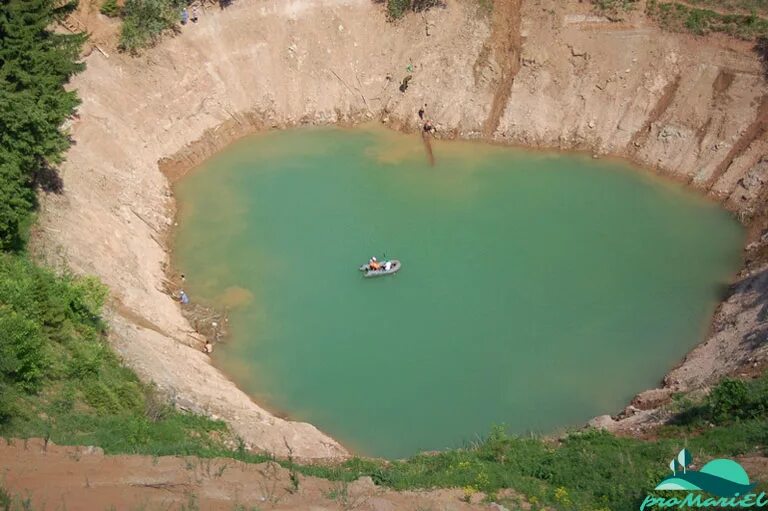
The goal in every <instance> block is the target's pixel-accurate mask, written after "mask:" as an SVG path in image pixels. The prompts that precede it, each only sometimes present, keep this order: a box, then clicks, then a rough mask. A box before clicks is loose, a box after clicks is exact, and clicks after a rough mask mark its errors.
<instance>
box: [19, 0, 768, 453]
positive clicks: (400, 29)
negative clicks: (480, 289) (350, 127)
mask: <svg viewBox="0 0 768 511" xmlns="http://www.w3.org/2000/svg"><path fill="white" fill-rule="evenodd" d="M539 3H543V4H546V6H547V8H548V10H546V11H542V10H541V5H533V3H532V2H531V3H524V4H523V11H522V20H521V22H520V24H519V31H520V32H519V34H517V36H519V37H511V41H512V44H517V45H518V46H517V50H516V52H517V54H519V56H520V62H521V65H520V66H519V69H518V70H516V76H515V78H514V80H513V81H512V82H510V81H509V80H502V79H501V74H502V69H506V67H507V66H509V63H508V62H505V61H504V60H503V58H504V55H503V54H499V53H498V52H496V51H490V50H485V48H486V47H487V46H488V45H489V44H490V45H491V46H493V41H495V40H497V39H498V38H499V37H502V35H503V34H502V35H500V34H497V33H493V35H492V30H491V23H490V22H489V20H487V19H485V18H484V17H482V16H479V15H478V13H477V12H475V11H474V10H473V9H471V8H468V7H467V4H465V3H463V2H461V1H459V0H453V1H451V2H449V4H448V8H447V9H438V10H434V11H429V12H428V13H427V15H426V16H425V17H420V16H413V17H409V18H407V19H405V20H403V21H401V22H398V23H397V24H394V25H390V24H387V23H386V22H385V20H384V16H383V14H382V12H381V9H380V7H379V6H377V5H375V4H372V3H371V2H369V1H367V0H316V1H311V2H310V1H299V0H291V1H290V2H282V1H280V0H263V1H259V2H254V3H249V2H243V3H239V2H238V3H235V4H234V5H233V6H232V7H230V8H228V9H224V10H221V11H220V10H219V9H208V10H206V11H204V12H203V13H202V15H201V21H200V23H198V24H197V25H196V26H193V27H186V28H185V29H184V30H183V31H182V33H181V35H179V36H178V37H175V38H171V39H168V40H166V41H164V42H163V43H162V44H161V45H160V46H159V47H157V48H155V49H152V50H150V51H148V52H147V53H146V54H145V55H144V56H142V57H140V58H131V57H128V56H125V55H122V54H119V53H115V52H111V53H110V57H109V58H106V57H105V56H104V55H103V54H101V53H100V52H93V53H91V54H90V56H88V57H87V59H86V61H87V65H88V68H87V70H86V71H85V72H84V73H82V74H81V75H79V76H77V77H76V78H75V79H74V80H73V83H72V87H73V88H77V89H78V90H79V94H80V96H81V98H82V99H83V104H82V106H81V108H80V112H79V113H80V119H79V120H78V121H75V123H74V124H73V125H72V126H71V133H72V137H73V139H74V140H75V142H76V144H75V145H74V146H73V147H72V149H71V150H70V152H69V153H68V156H67V161H66V162H65V163H64V164H63V166H62V169H61V174H62V178H63V179H64V183H65V191H64V193H63V194H62V195H48V196H45V197H43V198H42V214H41V219H40V222H39V226H38V228H37V230H36V233H35V237H34V243H33V248H34V249H35V250H36V251H37V252H38V253H39V254H40V255H41V257H43V258H44V259H45V260H47V261H48V262H49V263H51V264H53V265H55V266H58V267H67V268H70V269H72V270H73V271H75V272H79V273H89V274H94V275H96V276H98V277H100V278H101V279H102V280H103V281H104V282H105V283H106V284H107V285H108V286H109V287H110V289H111V290H112V298H111V303H110V306H109V308H108V311H107V317H108V320H109V323H110V327H111V329H110V339H111V341H112V343H113V345H114V346H115V348H116V349H117V350H118V352H119V353H120V354H121V355H122V356H123V358H124V360H125V361H126V363H127V364H128V365H130V366H131V367H132V368H133V369H135V370H136V371H137V373H138V374H139V376H140V377H142V378H143V379H145V380H149V381H154V382H155V383H156V384H157V385H158V387H159V388H160V390H161V391H163V392H164V393H165V394H167V395H168V396H169V397H170V398H171V399H172V400H173V401H174V402H175V403H176V404H177V406H179V407H181V408H184V409H188V410H192V411H195V412H198V413H203V414H206V415H210V416H214V417H217V418H221V419H223V420H226V421H227V422H228V423H229V424H230V426H231V427H232V429H233V431H234V432H235V433H236V434H237V435H239V436H240V437H242V438H243V439H244V440H245V442H246V444H247V445H248V446H249V447H251V448H253V449H258V450H265V451H269V452H272V453H275V454H276V455H280V456H285V455H287V454H288V453H289V450H290V451H292V452H293V454H294V455H295V456H297V457H298V458H303V459H317V458H340V457H344V456H347V454H348V453H347V451H346V450H345V449H344V448H343V447H342V446H341V445H339V444H338V443H337V442H336V441H335V440H333V439H331V438H330V437H328V436H327V435H325V434H323V433H322V432H320V431H318V430H317V429H316V428H314V427H313V426H311V425H309V424H305V423H296V422H291V421H285V420H282V419H279V418H277V417H274V416H273V415H271V414H269V413H268V412H267V411H265V410H263V409H262V408H260V407H259V406H258V405H257V404H255V403H253V401H252V400H251V399H250V398H249V397H248V396H247V395H245V394H244V393H243V392H242V391H240V390H239V389H237V387H236V386H235V385H234V384H233V383H232V382H231V381H230V380H229V379H228V378H226V376H225V375H223V374H222V373H221V372H220V371H218V370H217V369H216V368H214V367H213V366H212V365H211V364H210V361H209V359H208V357H207V356H206V355H205V354H203V353H202V351H201V349H200V348H201V346H202V343H203V339H202V338H201V337H200V336H199V335H197V334H196V333H195V332H194V329H193V328H191V327H190V325H189V323H188V321H187V320H186V319H185V318H184V317H183V316H182V314H181V311H180V308H179V305H178V303H177V302H175V301H174V300H173V299H172V298H171V297H170V296H168V295H167V294H166V293H165V290H164V280H166V279H167V275H168V271H169V270H170V253H169V250H168V244H167V235H168V233H169V229H171V228H172V227H173V223H174V211H175V203H174V199H173V194H172V191H171V188H170V182H169V181H174V180H176V179H178V178H179V177H181V176H182V175H183V174H184V173H185V172H186V171H187V170H189V169H191V168H193V167H194V166H196V165H198V164H200V163H201V162H203V161H204V160H205V159H207V158H208V157H209V156H211V155H212V154H214V153H216V152H218V151H219V150H221V149H223V148H224V147H225V146H226V145H228V144H229V143H231V142H233V141H234V140H236V139H239V138H241V137H243V136H245V135H248V134H251V133H254V132H256V131H258V130H263V129H277V128H285V127H292V126H301V125H307V124H356V123H359V122H367V121H371V120H380V121H381V122H383V123H385V124H387V125H388V126H390V127H392V128H394V129H397V130H400V131H409V132H410V131H415V130H417V129H418V128H419V126H418V118H417V117H416V115H415V112H416V110H418V108H419V106H420V105H421V104H423V103H424V102H425V98H427V101H428V103H429V115H430V117H432V118H434V119H435V122H436V124H437V127H438V130H439V132H440V133H442V134H445V135H446V137H447V138H457V139H483V140H486V141H490V142H494V143H500V144H510V145H520V146H526V147H542V148H549V149H562V150H570V149H577V150H584V151H590V152H591V153H593V154H597V155H615V156H618V157H624V158H628V159H630V160H631V161H634V162H636V163H637V164H638V165H641V166H643V167H644V168H648V169H657V172H659V173H660V174H662V175H665V176H667V177H669V178H671V179H675V180H678V181H683V182H687V183H689V184H690V185H691V186H692V187H693V188H696V189H699V190H702V191H704V192H705V193H707V194H708V195H710V196H711V197H714V198H717V199H719V200H721V201H722V202H723V204H724V205H725V206H726V207H727V208H729V209H731V210H732V211H734V212H735V213H736V214H737V216H738V217H739V218H740V219H741V220H742V222H743V223H744V224H745V225H747V226H748V227H749V229H750V233H751V234H750V239H749V240H748V242H747V243H748V246H750V247H751V250H750V251H749V252H748V253H747V254H746V261H747V262H746V269H745V270H743V271H742V272H740V274H739V275H738V276H737V281H736V283H734V284H733V286H732V287H731V292H730V294H729V296H728V297H727V298H726V299H725V301H724V302H723V303H722V304H721V305H720V306H719V307H718V311H717V312H716V313H715V316H714V319H713V327H712V333H711V335H708V336H707V337H706V339H705V340H704V341H703V342H702V343H701V344H700V345H699V346H697V347H696V348H695V349H694V350H693V351H691V353H689V355H688V356H687V357H686V359H685V360H684V361H682V362H681V364H680V366H678V367H677V368H676V369H674V370H672V371H671V372H670V373H669V374H668V375H667V377H666V378H665V380H664V382H663V383H664V385H663V386H662V387H661V388H660V389H653V390H650V391H647V392H644V393H641V394H640V396H638V398H636V399H635V401H633V405H632V407H633V408H628V409H627V410H625V412H624V415H625V416H626V418H625V419H624V420H622V421H621V423H615V422H614V421H613V419H608V418H605V417H603V418H602V419H601V424H602V425H606V426H607V427H611V428H614V429H616V428H619V429H622V430H625V431H636V430H637V431H639V430H641V429H642V428H644V427H645V426H646V425H648V424H650V423H653V422H654V421H657V420H660V419H662V418H663V414H662V413H661V412H659V411H658V410H657V406H658V405H659V404H663V403H664V402H666V401H668V400H669V398H670V396H671V394H672V393H673V392H678V391H684V390H691V389H697V388H704V387H706V385H707V384H709V383H710V382H712V381H714V380H715V379H717V378H718V377H720V376H722V375H724V374H731V373H734V372H738V371H740V370H742V369H743V368H744V367H746V366H747V365H752V364H755V363H758V364H761V363H762V361H763V360H765V358H766V350H767V349H768V348H766V343H764V342H763V339H764V338H766V336H767V335H768V328H766V327H765V326H764V323H765V322H764V320H763V319H762V318H763V313H762V310H763V306H764V304H765V303H766V302H768V296H767V295H768V293H766V292H765V291H764V290H766V289H768V272H766V269H768V265H766V264H765V262H764V261H766V260H768V257H766V253H767V252H768V249H766V241H768V240H766V241H763V240H762V232H763V230H764V229H765V227H766V224H765V221H764V218H765V213H764V211H763V209H762V204H764V202H765V201H764V198H765V195H766V193H767V191H768V187H766V186H765V183H766V182H768V177H766V174H767V173H768V162H766V161H764V160H763V155H765V154H768V141H766V140H765V137H764V136H763V133H762V132H760V131H759V130H758V131H757V132H755V130H754V129H753V128H754V127H755V126H756V123H757V122H758V121H759V120H760V119H761V116H762V115H763V109H762V108H761V105H762V104H763V101H764V98H766V97H768V88H767V87H766V85H765V83H764V81H763V78H762V68H761V67H760V63H759V61H758V60H757V59H756V58H755V56H754V55H752V54H751V53H750V52H749V51H748V49H746V48H744V47H743V45H741V46H739V45H738V44H736V43H734V44H731V43H728V42H723V41H721V40H718V39H713V40H711V41H710V40H706V41H705V40H700V39H696V38H692V37H690V36H683V35H674V34H667V33H661V32H659V31H658V30H657V29H655V28H654V27H652V26H649V25H647V24H645V22H643V21H642V20H635V21H633V22H632V23H628V24H625V25H623V26H622V27H611V29H610V30H601V29H599V28H595V27H593V26H591V25H589V24H586V23H583V22H580V21H578V20H579V19H580V18H578V17H577V16H579V15H581V14H582V13H583V12H584V11H585V9H586V6H585V5H581V4H580V3H579V2H576V1H575V0H574V1H571V2H559V1H556V0H543V1H542V2H539ZM542 12H545V14H544V15H542V14H541V13H542ZM574 20H576V21H574ZM503 26H507V25H503ZM510 26H511V27H512V28H510V30H516V28H515V27H516V25H514V24H513V25H510ZM425 27H426V29H425ZM425 32H428V33H429V35H426V33H425ZM489 41H490V42H489ZM515 41H517V42H515ZM507 42H509V41H507ZM520 45H522V46H520ZM499 59H502V62H501V63H500V62H499V61H498V60H499ZM409 62H410V63H413V64H414V71H413V76H414V78H413V80H412V81H411V82H410V86H409V89H408V91H407V92H406V93H405V94H403V93H401V92H400V91H399V90H398V86H399V83H400V80H401V79H402V78H403V76H404V74H405V73H406V72H407V71H406V70H405V68H406V65H407V64H408V63H409ZM660 62H662V63H663V66H659V65H658V64H659V63H660ZM513 67H514V66H513ZM723 73H727V74H728V75H729V76H730V78H729V80H726V82H727V83H728V86H727V88H726V89H725V90H722V82H723V80H721V79H720V77H721V76H722V74H723ZM670 84H676V85H674V87H672V86H671V85H670ZM718 84H720V85H718ZM499 87H508V88H510V90H507V91H502V92H503V94H501V93H500V92H499ZM499 94H501V96H498V95H499ZM494 97H502V98H504V97H506V98H507V99H506V100H505V101H506V105H505V107H504V108H503V109H501V110H500V111H495V112H490V111H489V108H490V105H491V103H492V98H494ZM489 116H490V117H493V118H494V122H495V123H497V126H496V128H495V129H494V130H491V132H490V133H491V135H490V138H489V137H488V136H487V135H486V136H483V135H482V133H483V130H484V126H486V127H487V120H488V119H489V118H490V117H489ZM496 117H498V119H497V120H496ZM189 141H196V142H192V143H190V142H189ZM733 148H741V150H740V152H739V153H738V154H732V153H733ZM169 155H170V156H169ZM158 166H159V167H160V169H161V170H162V172H158ZM767 310H768V309H767ZM606 412H614V411H612V410H607V411H606ZM288 446H290V449H289V448H288Z"/></svg>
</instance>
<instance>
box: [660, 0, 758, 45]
mask: <svg viewBox="0 0 768 511" xmlns="http://www.w3.org/2000/svg"><path fill="white" fill-rule="evenodd" d="M695 3H700V4H702V5H706V4H708V2H707V1H705V0H699V1H698V2H695ZM730 3H732V4H736V3H752V2H730ZM646 12H647V14H648V16H649V17H651V18H652V19H654V20H656V21H657V22H658V23H659V25H661V27H662V28H664V29H666V30H670V31H676V32H690V33H693V34H696V35H707V34H711V33H723V34H727V35H730V36H733V37H737V38H739V39H744V40H750V41H751V40H757V39H760V38H765V37H767V36H768V20H766V19H764V18H762V17H760V16H758V15H757V14H755V13H751V14H743V13H732V14H723V13H720V12H716V11H713V10H710V9H706V8H698V7H691V6H689V5H685V4H682V3H678V2H663V1H660V0H648V3H647V5H646ZM761 12H762V11H761Z"/></svg>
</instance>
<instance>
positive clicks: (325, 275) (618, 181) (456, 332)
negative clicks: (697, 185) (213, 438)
mask: <svg viewBox="0 0 768 511" xmlns="http://www.w3.org/2000/svg"><path fill="white" fill-rule="evenodd" d="M434 150H435V156H436V159H437V163H436V165H435V166H434V167H430V166H429V165H428V164H427V159H426V157H425V153H424V148H423V145H422V141H421V139H420V137H419V136H418V135H411V136H407V135H401V134H397V133H393V132H389V131H385V130H380V129H355V130H344V129H336V128H325V129H304V130H294V131H284V132H270V133H266V134H260V135H258V136H254V137H250V138H247V139H244V140H242V141H240V142H238V143H237V144H235V145H233V146H232V147H230V148H228V149H227V150H225V151H224V152H222V153H221V154H219V155H217V156H216V157H214V158H212V159H211V160H210V161H208V162H207V163H206V164H205V165H204V166H203V167H202V168H200V169H198V170H197V171H195V172H194V173H192V174H191V175H190V176H188V177H186V178H185V179H184V180H182V181H181V182H180V183H179V184H178V186H177V190H176V191H177V197H178V199H179V204H180V226H179V229H178V232H177V236H176V252H175V257H176V260H175V263H176V265H177V267H178V268H179V269H180V270H181V271H182V272H184V273H186V275H187V292H188V293H189V295H190V297H191V299H192V300H193V301H199V302H203V303H206V304H210V305H215V306H218V307H226V308H228V310H229V311H230V326H231V332H232V335H231V337H230V338H229V339H228V340H227V342H226V343H222V344H219V345H218V346H217V347H216V351H215V353H214V360H215V363H216V364H217V365H218V366H219V367H221V368H222V369H223V370H224V371H225V372H227V373H228V374H230V375H231V377H232V378H233V379H234V380H235V381H236V382H237V383H238V385H239V386H240V387H241V388H243V389H244V390H246V391H247V392H249V393H250V394H251V395H252V396H253V397H254V399H255V400H256V402H258V403H259V404H261V405H263V406H265V407H266V408H268V409H270V410H272V411H275V412H277V413H281V414H285V415H287V416H288V417H290V418H292V419H297V420H303V421H308V422H311V423H312V424H315V425H316V426H318V427H319V428H320V429H322V430H323V431H325V432H326V433H328V434H330V435H331V436H333V437H334V438H337V439H338V440H339V441H341V442H342V443H343V444H344V445H346V446H347V447H349V448H350V449H352V450H353V451H355V452H357V453H360V454H367V455H376V456H386V457H403V456H407V455H411V454H414V453H416V452H418V451H420V450H431V449H443V448H448V447H456V446H461V445H463V444H464V443H466V442H468V441H473V440H475V439H476V438H477V437H478V436H482V435H484V434H487V433H488V432H489V430H490V428H491V427H492V425H495V424H504V425H506V426H507V427H508V428H509V429H510V430H511V431H513V432H517V433H525V432H529V431H537V432H545V433H546V432H553V431H556V430H558V429H561V428H564V427H569V426H577V425H580V424H582V423H583V422H584V421H586V420H588V419H589V418H591V417H593V416H595V415H600V414H605V413H615V412H617V411H619V410H620V409H621V408H623V407H624V406H625V405H626V404H627V402H628V400H629V399H631V397H632V396H633V395H634V394H635V393H637V392H639V391H641V390H644V389H646V388H649V387H651V386H654V385H656V384H657V383H658V382H659V381H660V379H661V378H662V376H663V375H664V374H665V373H666V372H667V371H668V370H669V369H670V368H672V367H673V366H674V365H675V364H676V363H678V362H679V360H680V359H681V357H683V355H684V354H685V353H686V352H687V351H688V350H690V348H691V347H692V346H694V345H695V344H696V343H697V342H698V341H699V340H701V339H702V337H703V335H704V334H705V332H706V329H707V327H708V323H709V320H710V317H711V314H712V313H713V311H714V308H715V306H716V304H717V301H718V298H719V294H720V293H722V290H723V288H724V286H725V285H726V284H727V282H728V280H729V278H730V277H731V276H732V274H733V272H734V271H735V270H736V269H737V267H738V264H739V257H740V248H741V244H742V241H743V232H742V229H741V227H740V226H739V225H738V224H737V223H736V222H735V221H734V220H733V219H732V218H731V217H730V215H729V214H727V213H726V212H725V211H723V210H722V209H720V208H719V207H718V206H717V205H715V204H713V203H710V202H708V201H707V200H705V199H703V198H701V197H699V196H698V195H696V194H693V193H689V192H687V191H684V190H682V189H681V188H680V187H678V186H676V185H671V184H669V183H666V182H663V181H661V180H659V179H657V178H654V177H650V176H649V175H647V174H644V173H641V172H638V171H636V170H634V169H631V168H630V167H629V166H628V165H625V164H623V163H621V162H616V161H602V160H599V161H596V160H593V159H591V158H586V157H583V156H578V155H565V154H553V153H538V152H527V151H523V150H516V149H510V148H501V147H494V146H489V145H482V144H474V143H456V142H452V143H448V142H438V143H436V144H435V145H434ZM372 255H376V256H379V257H382V256H384V255H386V256H387V257H391V258H397V259H400V260H401V261H402V263H403V268H402V270H401V271H400V272H399V273H397V274H396V275H394V276H391V277H381V278H377V279H364V278H362V276H361V274H360V272H359V271H358V269H357V268H358V266H359V265H360V264H362V263H364V262H365V261H367V259H368V258H369V257H370V256H372Z"/></svg>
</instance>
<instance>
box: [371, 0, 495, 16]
mask: <svg viewBox="0 0 768 511" xmlns="http://www.w3.org/2000/svg"><path fill="white" fill-rule="evenodd" d="M386 2H387V16H388V17H389V19H390V20H396V19H400V18H402V17H403V16H405V14H406V13H407V12H408V11H412V12H420V11H426V10H427V9H430V8H432V7H437V6H439V5H443V2H442V0H386ZM478 3H479V4H480V5H481V7H482V6H490V4H491V1H490V0H478Z"/></svg>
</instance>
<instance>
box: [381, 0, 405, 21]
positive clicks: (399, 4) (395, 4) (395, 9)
mask: <svg viewBox="0 0 768 511" xmlns="http://www.w3.org/2000/svg"><path fill="white" fill-rule="evenodd" d="M410 8H411V0H387V15H388V16H389V19H391V20H396V19H399V18H402V17H403V16H404V15H405V12H406V11H407V10H408V9H410Z"/></svg>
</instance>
